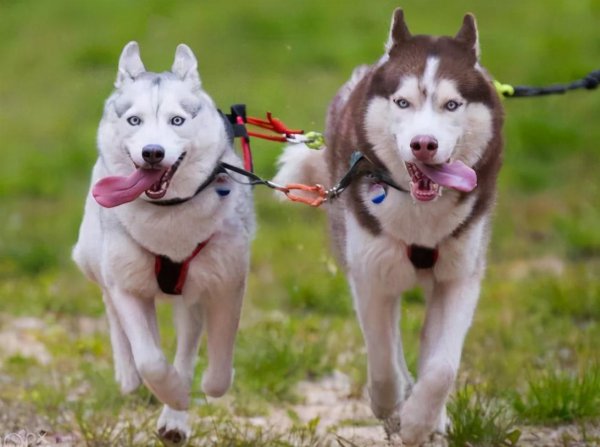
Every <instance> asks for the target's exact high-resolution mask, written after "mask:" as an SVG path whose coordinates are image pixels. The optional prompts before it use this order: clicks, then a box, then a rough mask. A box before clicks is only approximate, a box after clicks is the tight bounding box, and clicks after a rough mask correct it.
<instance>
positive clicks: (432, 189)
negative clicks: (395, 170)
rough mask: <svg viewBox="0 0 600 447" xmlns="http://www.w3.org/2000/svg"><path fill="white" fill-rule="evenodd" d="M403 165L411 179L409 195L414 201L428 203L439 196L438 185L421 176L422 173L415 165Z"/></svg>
mask: <svg viewBox="0 0 600 447" xmlns="http://www.w3.org/2000/svg"><path fill="white" fill-rule="evenodd" d="M405 165H406V170H407V171H408V175H410V178H411V181H410V193H411V195H412V196H413V197H414V198H415V199H417V200H419V201H421V202H429V201H431V200H433V199H435V198H436V197H438V196H439V195H441V193H442V190H441V188H440V185H438V184H437V183H436V182H434V181H433V180H431V179H430V178H429V177H427V176H426V175H425V174H423V171H421V170H420V169H419V168H418V167H417V165H416V164H415V163H409V162H405Z"/></svg>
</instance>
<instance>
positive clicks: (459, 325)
mask: <svg viewBox="0 0 600 447" xmlns="http://www.w3.org/2000/svg"><path fill="white" fill-rule="evenodd" d="M480 282H481V277H480V275H473V276H471V277H468V278H461V279H457V280H452V281H444V282H437V283H435V285H434V287H433V293H432V295H431V297H430V298H429V300H428V304H427V316H426V319H425V324H424V327H423V333H422V352H421V360H420V367H419V379H418V381H417V383H416V385H415V386H414V388H413V391H412V394H411V396H410V397H409V399H408V400H407V401H406V403H405V404H404V406H403V407H402V411H401V413H400V418H401V420H402V428H401V431H400V436H401V438H402V441H403V442H404V443H406V444H409V445H410V444H419V443H421V442H423V441H424V440H425V439H426V438H427V436H428V435H429V434H430V433H431V432H432V431H433V430H435V429H436V428H441V427H439V425H441V424H445V422H446V421H445V420H444V419H445V404H446V400H447V398H448V394H449V393H450V391H451V389H452V386H453V384H454V380H455V378H456V374H457V372H458V367H459V364H460V357H461V352H462V347H463V343H464V339H465V336H466V334H467V331H468V329H469V326H470V325H471V320H472V318H473V313H474V311H475V307H476V305H477V299H478V297H479V290H480Z"/></svg>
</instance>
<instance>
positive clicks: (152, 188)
mask: <svg viewBox="0 0 600 447" xmlns="http://www.w3.org/2000/svg"><path fill="white" fill-rule="evenodd" d="M185 155H186V153H185V152H184V153H182V154H181V155H180V156H179V158H178V159H177V160H176V161H175V163H173V164H172V165H171V166H170V167H169V168H167V169H152V168H140V167H138V166H136V169H135V171H133V172H132V173H131V174H130V175H129V176H126V177H124V176H109V177H104V178H102V179H100V180H99V181H98V182H96V184H95V185H94V187H93V188H92V195H93V196H94V198H95V199H96V201H97V202H98V203H99V204H100V205H101V206H103V207H105V208H112V207H114V206H119V205H122V204H124V203H128V202H132V201H133V200H135V199H137V198H138V197H139V196H140V195H141V194H142V193H144V192H145V193H146V195H147V196H148V197H149V198H150V199H160V198H162V197H164V195H165V194H166V193H167V189H169V184H170V183H171V180H172V179H173V176H174V175H175V173H176V172H177V169H178V168H179V166H180V165H181V162H182V161H183V159H184V158H185Z"/></svg>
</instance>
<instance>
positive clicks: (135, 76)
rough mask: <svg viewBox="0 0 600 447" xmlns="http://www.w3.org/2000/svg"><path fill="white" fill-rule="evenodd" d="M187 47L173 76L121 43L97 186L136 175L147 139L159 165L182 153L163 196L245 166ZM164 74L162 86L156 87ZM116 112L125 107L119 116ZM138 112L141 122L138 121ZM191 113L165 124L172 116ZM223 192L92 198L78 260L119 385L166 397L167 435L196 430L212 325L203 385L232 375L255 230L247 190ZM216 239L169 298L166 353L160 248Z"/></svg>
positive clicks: (185, 247)
mask: <svg viewBox="0 0 600 447" xmlns="http://www.w3.org/2000/svg"><path fill="white" fill-rule="evenodd" d="M196 66H197V63H196V59H195V57H194V55H193V53H192V52H191V50H190V49H189V48H188V47H187V46H185V45H180V46H179V47H178V48H177V53H176V56H175V62H174V64H173V74H170V73H168V74H161V75H155V74H152V73H147V72H145V70H144V69H143V64H142V63H141V59H140V58H139V49H138V47H137V44H135V43H130V44H128V45H127V46H126V47H125V49H124V50H123V55H122V56H121V61H120V65H119V74H118V77H117V83H116V85H117V90H116V91H115V93H113V95H111V97H110V98H109V99H108V100H107V102H106V105H105V111H104V116H103V118H102V120H101V122H100V126H99V130H98V147H99V151H100V156H99V158H98V161H97V162H96V165H95V166H94V170H93V174H92V185H93V184H95V183H96V182H97V181H98V180H99V179H101V178H103V177H106V176H109V175H129V174H130V173H131V172H133V170H134V162H135V163H137V164H139V165H143V160H142V159H141V149H142V148H143V147H144V146H145V145H147V144H160V145H161V146H163V147H164V148H165V160H163V165H164V167H168V166H169V165H171V164H172V163H174V162H175V160H177V158H178V157H179V156H180V155H181V154H182V153H183V152H187V155H186V157H185V159H184V160H183V162H182V163H181V165H180V167H179V169H178V171H177V172H176V174H175V176H174V177H173V179H172V181H171V185H170V187H169V189H168V192H167V195H166V196H165V197H164V199H170V198H176V197H181V198H185V197H189V196H192V195H193V193H194V192H195V191H196V189H197V188H198V186H199V185H200V184H202V183H203V182H204V180H205V179H206V178H207V177H208V176H209V175H210V174H211V172H212V171H213V169H214V168H215V166H216V163H217V161H218V158H219V157H220V156H222V157H223V161H226V162H228V163H231V164H235V165H238V166H239V165H240V164H241V163H240V161H239V159H238V157H237V156H236V155H235V153H234V152H233V150H232V148H231V146H230V144H229V141H228V139H227V137H226V133H225V128H224V125H223V122H222V120H221V118H220V117H219V115H218V113H217V110H216V108H215V106H214V104H213V102H212V100H211V99H210V97H209V96H208V95H207V94H206V93H204V92H203V91H202V90H201V87H200V80H199V76H198V74H197V71H196ZM157 77H160V82H156V79H157ZM119 112H121V113H119ZM133 114H135V115H136V116H139V117H140V118H141V119H142V125H140V126H131V125H130V124H128V123H127V118H128V117H130V116H131V115H133ZM175 115H178V116H182V117H184V118H185V119H186V121H185V123H184V124H183V125H182V126H179V127H175V126H172V125H170V123H169V120H170V119H171V118H172V117H173V116H175ZM231 187H232V190H231V193H230V194H229V195H228V196H227V197H225V198H223V197H220V196H219V195H217V193H216V192H215V189H214V187H213V186H212V185H211V186H209V187H208V188H206V189H205V190H204V191H203V192H201V193H200V194H198V195H197V196H196V197H194V198H193V199H191V200H190V201H188V202H187V203H185V204H181V205H177V206H173V207H161V206H156V205H152V204H149V203H148V200H149V199H147V198H146V197H139V198H138V199H136V200H134V201H133V202H131V203H127V204H123V205H120V206H118V207H115V208H111V209H105V208H102V207H101V206H99V205H98V204H97V203H96V201H95V200H94V198H93V197H92V195H91V194H88V197H87V200H86V204H85V213H84V217H83V222H82V224H81V229H80V233H79V240H78V242H77V244H76V246H75V248H74V250H73V258H74V260H75V262H76V263H77V264H78V265H79V267H80V268H81V270H82V271H83V272H84V273H86V275H87V276H88V277H89V278H90V279H91V280H93V281H95V282H97V283H98V284H99V285H100V287H101V288H102V291H103V298H104V302H105V304H106V309H107V316H108V320H109V323H110V330H111V343H112V346H113V354H114V363H115V372H116V379H117V381H118V382H119V383H120V385H121V390H122V391H123V392H130V391H132V390H134V389H135V388H136V387H137V386H138V385H139V384H140V383H141V381H143V382H144V383H145V384H146V385H147V386H148V388H150V390H152V392H153V393H154V394H155V395H156V396H157V397H158V398H159V399H160V400H161V401H162V402H164V403H165V408H164V410H163V413H162V414H161V417H160V419H159V421H158V429H159V431H162V432H164V433H169V432H170V434H167V435H165V436H166V438H165V442H170V441H169V436H170V435H171V434H173V430H175V431H177V432H178V433H179V435H181V437H182V439H184V440H185V438H186V437H187V436H189V432H190V429H189V426H188V423H187V408H188V406H189V400H190V398H189V395H190V385H191V383H192V378H193V374H194V365H195V358H196V355H197V351H198V345H199V341H200V335H201V332H202V329H203V326H206V330H207V344H208V357H209V366H208V368H207V370H206V371H205V373H204V377H203V381H202V387H203V390H204V392H206V393H207V394H209V395H212V396H220V395H222V394H223V393H225V391H226V390H227V388H228V387H229V386H230V384H231V380H232V378H233V369H232V358H233V345H234V339H235V334H236V331H237V327H238V322H239V317H240V310H241V304H242V296H243V294H244V289H245V283H246V276H247V272H248V264H249V244H250V240H251V237H252V233H253V228H254V215H253V208H252V197H251V193H250V189H249V188H248V187H246V186H243V185H238V184H237V183H231ZM208 238H210V240H209V242H208V244H207V245H206V247H205V248H204V249H203V250H202V251H201V252H200V254H199V255H198V256H197V257H196V258H194V260H193V262H192V263H191V265H190V269H189V272H188V277H187V282H186V284H185V287H184V289H183V294H182V295H181V296H177V297H170V298H169V299H170V300H171V301H172V302H173V305H174V313H173V318H174V325H175V327H176V329H177V352H176V355H175V360H174V364H173V365H171V364H170V363H169V362H168V361H167V359H166V358H165V356H164V354H163V352H162V350H161V347H160V338H159V333H158V325H157V322H156V312H155V299H156V298H157V297H160V296H161V295H162V293H161V292H160V290H159V288H158V284H157V281H156V278H155V276H154V262H155V255H165V256H168V257H169V258H170V259H172V260H173V261H176V262H180V261H182V260H183V259H185V258H187V257H188V256H189V255H190V254H191V253H192V252H193V250H194V249H195V248H196V246H197V245H198V243H200V242H202V241H204V240H207V239H208Z"/></svg>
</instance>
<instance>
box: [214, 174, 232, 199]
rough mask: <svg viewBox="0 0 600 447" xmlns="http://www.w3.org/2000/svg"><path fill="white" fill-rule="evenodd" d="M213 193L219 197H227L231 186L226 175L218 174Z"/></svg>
mask: <svg viewBox="0 0 600 447" xmlns="http://www.w3.org/2000/svg"><path fill="white" fill-rule="evenodd" d="M215 191H216V192H217V195H218V196H219V197H227V196H228V195H229V193H230V192H231V184H230V183H229V176H227V174H220V175H218V176H217V178H216V179H215Z"/></svg>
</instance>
